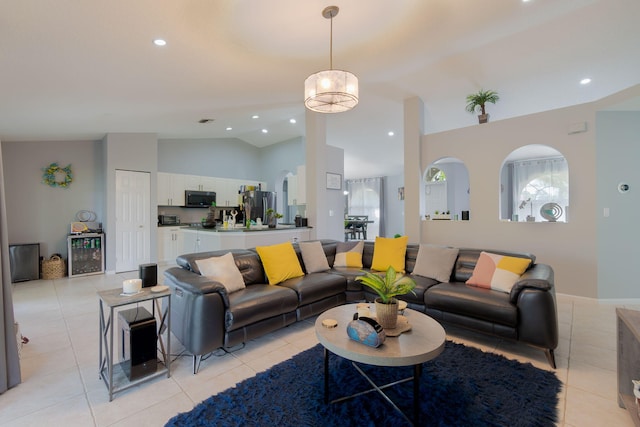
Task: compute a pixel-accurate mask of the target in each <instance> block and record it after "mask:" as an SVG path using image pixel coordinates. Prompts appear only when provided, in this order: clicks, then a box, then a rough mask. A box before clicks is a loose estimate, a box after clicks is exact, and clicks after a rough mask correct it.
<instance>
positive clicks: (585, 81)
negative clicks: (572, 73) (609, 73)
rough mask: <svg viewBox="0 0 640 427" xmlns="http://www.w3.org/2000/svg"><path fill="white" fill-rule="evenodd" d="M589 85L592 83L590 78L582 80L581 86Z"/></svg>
mask: <svg viewBox="0 0 640 427" xmlns="http://www.w3.org/2000/svg"><path fill="white" fill-rule="evenodd" d="M589 83H591V79H590V78H589V77H585V78H584V79H582V80H580V84H581V85H588V84H589Z"/></svg>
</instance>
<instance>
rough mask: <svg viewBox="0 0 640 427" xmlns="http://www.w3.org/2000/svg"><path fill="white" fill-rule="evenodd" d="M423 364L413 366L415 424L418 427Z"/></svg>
mask: <svg viewBox="0 0 640 427" xmlns="http://www.w3.org/2000/svg"><path fill="white" fill-rule="evenodd" d="M421 376H422V363H419V364H417V365H414V366H413V422H414V423H415V425H418V420H419V419H420V377H421Z"/></svg>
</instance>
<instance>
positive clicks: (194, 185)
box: [183, 175, 217, 191]
mask: <svg viewBox="0 0 640 427" xmlns="http://www.w3.org/2000/svg"><path fill="white" fill-rule="evenodd" d="M183 176H184V184H185V187H184V189H185V190H191V191H216V184H217V178H214V177H212V176H200V175H183Z"/></svg>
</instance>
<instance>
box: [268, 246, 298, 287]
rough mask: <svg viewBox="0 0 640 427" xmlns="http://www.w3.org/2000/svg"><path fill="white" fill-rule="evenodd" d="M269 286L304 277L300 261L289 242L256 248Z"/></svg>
mask: <svg viewBox="0 0 640 427" xmlns="http://www.w3.org/2000/svg"><path fill="white" fill-rule="evenodd" d="M256 251H257V252H258V255H259V256H260V260H261V261H262V266H263V267H264V271H265V273H266V274H267V279H269V284H270V285H277V284H278V283H280V282H284V281H285V280H287V279H291V278H293V277H300V276H304V272H303V271H302V267H301V266H300V261H299V260H298V256H297V255H296V251H295V249H293V245H292V244H291V242H284V243H280V244H277V245H271V246H257V247H256Z"/></svg>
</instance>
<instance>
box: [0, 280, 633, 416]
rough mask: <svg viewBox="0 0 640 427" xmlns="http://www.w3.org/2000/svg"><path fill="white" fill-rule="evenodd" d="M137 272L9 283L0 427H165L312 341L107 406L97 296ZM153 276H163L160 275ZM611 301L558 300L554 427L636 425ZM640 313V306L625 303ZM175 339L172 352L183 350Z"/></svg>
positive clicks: (461, 335) (269, 348) (286, 337)
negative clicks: (10, 370) (621, 393)
mask: <svg viewBox="0 0 640 427" xmlns="http://www.w3.org/2000/svg"><path fill="white" fill-rule="evenodd" d="M136 274H137V272H131V273H125V274H116V275H96V276H86V277H77V278H72V279H69V278H64V279H59V280H38V281H31V282H23V283H17V284H15V285H14V306H15V315H16V320H17V321H18V322H20V327H21V330H22V333H23V335H25V336H27V337H28V338H29V340H30V342H29V343H28V344H26V345H25V346H24V347H23V349H22V358H21V367H22V378H23V383H22V384H21V385H19V386H18V387H16V388H14V389H11V390H9V391H7V392H6V393H4V394H3V395H1V396H0V426H12V427H17V426H33V425H49V426H67V427H74V426H79V427H86V426H98V427H106V426H118V427H124V426H136V427H142V426H162V425H164V423H165V422H166V421H167V420H168V419H169V418H171V417H172V416H173V415H175V414H177V413H179V412H184V411H188V410H190V409H191V408H192V407H193V406H194V405H196V404H197V403H199V402H200V401H202V400H204V399H206V398H208V397H209V396H211V395H212V394H215V393H217V392H220V391H222V390H224V389H226V388H228V387H231V386H233V385H235V384H236V383H238V382H239V381H242V380H244V379H245V378H248V377H251V376H253V375H255V373H256V372H260V371H262V370H265V369H267V368H269V367H270V366H272V365H274V364H277V363H279V362H281V361H283V360H286V359H288V358H290V357H291V356H292V355H294V354H296V353H298V352H300V351H303V350H306V349H307V348H310V347H312V346H314V345H315V344H316V343H317V340H316V338H315V334H314V331H313V322H312V321H304V322H300V323H297V324H295V325H292V326H290V327H288V328H285V329H283V330H280V331H277V332H275V333H272V334H269V335H268V336H266V337H262V338H260V339H257V340H254V341H252V342H250V343H248V344H247V345H246V347H244V348H243V349H241V350H238V351H236V352H234V353H233V354H226V353H224V352H220V354H214V355H212V356H210V357H209V358H208V359H206V360H204V361H203V362H202V365H201V367H200V371H199V373H198V374H197V375H192V374H191V363H192V362H191V358H190V357H178V358H177V360H176V362H174V364H173V365H172V375H171V378H166V377H161V378H157V379H155V380H153V381H151V382H149V383H145V384H142V385H139V386H137V387H134V388H132V389H130V390H127V391H124V392H121V393H118V394H117V395H116V397H115V399H114V400H113V401H112V402H109V401H108V400H109V399H108V393H107V390H106V387H105V386H104V384H103V383H102V382H101V380H99V378H98V373H97V371H98V367H97V366H98V337H99V331H98V314H97V312H98V299H97V296H96V291H99V290H105V289H112V288H116V287H119V286H121V283H122V281H123V280H124V279H128V278H133V277H136ZM159 276H162V274H161V272H159ZM615 307H616V306H614V305H609V304H603V303H599V302H598V301H595V300H590V299H585V298H576V297H570V296H565V295H558V314H559V322H560V345H559V347H558V349H557V351H556V358H557V364H558V369H557V370H556V373H557V375H558V377H559V378H560V379H561V380H562V382H563V383H564V385H565V387H564V390H563V392H562V394H561V399H560V404H559V406H558V413H559V418H560V423H559V425H560V426H565V427H583V426H604V425H607V426H621V427H625V426H632V425H633V423H632V421H631V419H630V418H629V416H628V414H627V413H626V412H625V410H623V409H620V408H619V407H618V404H617V399H616V390H617V385H616V381H617V380H616V323H615ZM626 307H627V308H632V309H640V306H631V305H629V306H626ZM447 335H448V337H449V338H450V339H452V340H454V341H456V342H461V343H464V344H466V345H470V346H473V347H477V348H480V349H482V350H484V351H491V352H495V353H499V354H503V355H505V356H507V357H509V358H513V359H517V360H520V361H523V362H531V363H533V364H534V365H535V366H538V367H540V368H542V369H549V367H548V364H547V362H546V359H545V357H544V353H543V352H542V351H540V350H536V349H532V348H530V347H527V346H525V345H521V344H518V343H512V342H508V341H504V340H501V339H497V338H493V337H487V336H484V335H478V334H474V333H471V332H468V331H465V330H462V329H457V328H455V329H454V328H448V330H447ZM180 349H181V346H180V344H179V343H178V342H177V341H172V353H174V354H176V353H178V352H179V351H180Z"/></svg>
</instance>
